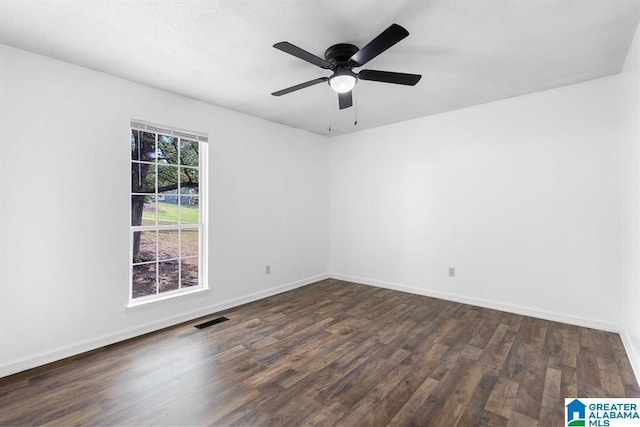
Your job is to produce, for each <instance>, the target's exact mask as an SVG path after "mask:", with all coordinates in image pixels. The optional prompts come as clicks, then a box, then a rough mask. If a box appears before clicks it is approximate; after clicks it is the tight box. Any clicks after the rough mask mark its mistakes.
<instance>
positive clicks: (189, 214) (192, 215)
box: [180, 196, 200, 224]
mask: <svg viewBox="0 0 640 427" xmlns="http://www.w3.org/2000/svg"><path fill="white" fill-rule="evenodd" d="M180 201H181V202H182V205H180V222H181V223H182V224H198V223H200V207H199V206H198V196H181V198H180Z"/></svg>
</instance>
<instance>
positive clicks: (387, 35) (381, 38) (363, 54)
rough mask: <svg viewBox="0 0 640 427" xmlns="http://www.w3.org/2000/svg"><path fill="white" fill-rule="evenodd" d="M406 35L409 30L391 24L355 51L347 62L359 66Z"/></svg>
mask: <svg viewBox="0 0 640 427" xmlns="http://www.w3.org/2000/svg"><path fill="white" fill-rule="evenodd" d="M408 35H409V31H407V30H405V29H404V28H402V27H401V26H400V25H398V24H391V26H390V27H389V28H387V29H386V30H384V31H383V32H382V33H380V35H378V37H376V38H375V39H373V40H371V41H370V42H369V44H368V45H366V46H365V47H363V48H362V49H360V50H359V51H357V52H356V53H355V54H354V55H353V56H352V57H351V59H349V62H351V63H352V64H353V65H354V66H355V67H361V66H363V65H364V64H366V63H367V62H369V61H371V60H372V59H373V58H375V57H376V56H378V55H380V54H381V53H382V52H384V51H385V50H387V49H389V48H390V47H391V46H393V45H394V44H396V43H398V42H399V41H400V40H402V39H403V38H405V37H407V36H408Z"/></svg>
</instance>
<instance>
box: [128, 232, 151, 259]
mask: <svg viewBox="0 0 640 427" xmlns="http://www.w3.org/2000/svg"><path fill="white" fill-rule="evenodd" d="M155 259H156V232H155V231H135V232H134V233H133V262H134V263H139V262H148V261H155Z"/></svg>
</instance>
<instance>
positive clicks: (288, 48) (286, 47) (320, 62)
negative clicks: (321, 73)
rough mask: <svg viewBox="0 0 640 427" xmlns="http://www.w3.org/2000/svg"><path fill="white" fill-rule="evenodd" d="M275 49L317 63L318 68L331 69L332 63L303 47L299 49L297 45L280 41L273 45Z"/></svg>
mask: <svg viewBox="0 0 640 427" xmlns="http://www.w3.org/2000/svg"><path fill="white" fill-rule="evenodd" d="M273 47H275V48H276V49H279V50H281V51H283V52H286V53H288V54H289V55H293V56H295V57H296V58H300V59H302V60H304V61H307V62H310V63H312V64H313V65H317V66H318V67H320V68H326V69H331V68H333V65H331V63H329V62H327V61H325V60H324V59H322V58H320V57H318V56H315V55H314V54H313V53H309V52H307V51H306V50H304V49H300V48H299V47H298V46H295V45H292V44H291V43H289V42H280V43H276V44H274V45H273Z"/></svg>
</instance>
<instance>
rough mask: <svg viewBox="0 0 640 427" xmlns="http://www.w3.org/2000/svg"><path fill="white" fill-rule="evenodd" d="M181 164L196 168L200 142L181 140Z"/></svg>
mask: <svg viewBox="0 0 640 427" xmlns="http://www.w3.org/2000/svg"><path fill="white" fill-rule="evenodd" d="M180 163H181V164H182V165H184V166H195V167H197V166H198V165H199V164H198V142H197V141H189V140H188V139H181V140H180Z"/></svg>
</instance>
